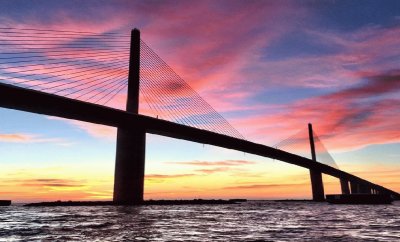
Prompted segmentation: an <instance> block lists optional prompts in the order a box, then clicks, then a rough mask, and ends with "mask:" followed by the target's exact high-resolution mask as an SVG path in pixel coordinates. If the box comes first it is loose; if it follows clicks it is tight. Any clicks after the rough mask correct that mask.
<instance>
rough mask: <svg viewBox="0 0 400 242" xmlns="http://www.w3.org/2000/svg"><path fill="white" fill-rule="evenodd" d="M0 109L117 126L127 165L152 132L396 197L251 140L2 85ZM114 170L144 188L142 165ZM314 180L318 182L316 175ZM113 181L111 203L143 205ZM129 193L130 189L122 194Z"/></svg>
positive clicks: (138, 156) (138, 158) (139, 154)
mask: <svg viewBox="0 0 400 242" xmlns="http://www.w3.org/2000/svg"><path fill="white" fill-rule="evenodd" d="M0 107H4V108H9V109H16V110H21V111H27V112H32V113H38V114H45V115H51V116H57V117H62V118H67V119H75V120H80V121H84V122H91V123H96V124H102V125H107V126H113V127H118V128H119V130H120V132H119V134H118V140H119V141H120V140H124V139H130V140H131V141H133V140H132V139H134V142H133V143H136V145H132V147H126V151H127V153H118V154H117V156H119V157H121V160H124V159H128V157H130V158H129V159H130V160H131V161H130V162H132V157H134V159H133V160H134V161H138V162H141V161H142V160H143V161H144V146H143V144H144V142H145V133H152V134H157V135H162V136H167V137H172V138H177V139H183V140H188V141H193V142H198V143H203V144H210V145H214V146H219V147H223V148H227V149H233V150H237V151H241V152H246V153H250V154H254V155H259V156H263V157H268V158H272V159H276V160H281V161H284V162H287V163H290V164H294V165H297V166H301V167H304V168H307V169H309V170H310V171H317V172H319V173H324V174H327V175H331V176H334V177H337V178H339V179H340V180H341V181H343V184H345V183H346V182H347V184H348V183H349V182H350V184H351V193H358V192H365V193H368V191H369V192H372V191H373V192H374V193H387V194H391V195H392V196H393V197H394V198H395V199H400V194H398V193H397V192H394V191H392V190H389V189H387V188H384V187H382V186H379V185H377V184H374V183H371V182H369V181H366V180H364V179H362V178H359V177H357V176H354V175H351V174H349V173H347V172H344V171H341V170H338V169H336V168H333V167H330V166H327V165H325V164H322V163H319V162H316V161H312V160H310V159H307V158H304V157H301V156H298V155H294V154H291V153H288V152H285V151H282V150H278V149H274V148H271V147H268V146H265V145H261V144H257V143H253V142H250V141H246V140H241V139H237V138H233V137H230V136H226V135H222V134H218V133H214V132H210V131H206V130H200V129H196V128H192V127H188V126H184V125H180V124H176V123H172V122H168V121H165V120H160V119H155V118H151V117H147V116H142V115H138V114H133V113H129V112H125V111H121V110H118V109H113V108H109V107H104V106H100V105H96V104H91V103H86V102H82V101H78V100H73V99H69V98H65V97H60V96H56V95H52V94H47V93H43V92H38V91H33V90H29V89H24V88H19V87H15V86H11V85H6V84H0ZM119 141H118V142H119ZM124 143H126V142H124ZM128 143H129V142H128ZM128 163H129V162H128ZM116 166H117V167H119V164H116ZM118 170H121V172H122V174H121V176H119V177H124V176H129V177H130V178H132V179H133V180H135V179H139V180H140V181H141V182H137V181H136V184H143V179H142V178H143V176H144V162H143V164H139V165H137V166H135V167H132V166H130V165H129V164H128V165H126V164H124V165H123V167H121V169H118ZM122 170H123V171H122ZM116 172H117V171H116ZM118 172H119V171H118ZM316 179H319V178H318V177H317V178H316ZM115 182H116V184H118V183H119V184H120V185H118V188H117V189H116V190H115V194H114V199H116V201H121V202H123V201H125V202H127V203H136V202H140V201H142V199H143V185H141V187H138V188H137V190H138V191H132V190H131V189H130V188H129V187H128V186H125V185H124V184H121V182H120V181H118V180H115ZM341 183H342V182H341ZM354 184H356V185H357V186H355V185H354ZM131 187H132V186H131ZM356 187H357V188H356ZM353 188H354V191H353ZM128 189H129V191H127V190H128ZM347 189H348V188H347ZM342 190H343V191H347V190H346V188H345V185H343V186H342ZM128 193H136V194H138V195H132V196H127V195H126V194H128ZM322 194H323V190H322Z"/></svg>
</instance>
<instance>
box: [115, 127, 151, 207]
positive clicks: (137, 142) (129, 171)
mask: <svg viewBox="0 0 400 242" xmlns="http://www.w3.org/2000/svg"><path fill="white" fill-rule="evenodd" d="M145 144H146V133H145V132H144V131H143V130H140V129H138V130H133V129H122V128H119V129H118V134H117V153H116V161H115V177H114V199H113V201H114V202H116V203H118V204H128V205H129V204H140V203H141V202H143V190H144V169H145V152H146V146H145Z"/></svg>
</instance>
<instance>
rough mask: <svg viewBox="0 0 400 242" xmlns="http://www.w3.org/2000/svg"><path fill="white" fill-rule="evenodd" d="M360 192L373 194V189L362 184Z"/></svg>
mask: <svg viewBox="0 0 400 242" xmlns="http://www.w3.org/2000/svg"><path fill="white" fill-rule="evenodd" d="M359 192H360V193H364V194H371V188H370V187H369V186H367V185H364V184H360V185H359Z"/></svg>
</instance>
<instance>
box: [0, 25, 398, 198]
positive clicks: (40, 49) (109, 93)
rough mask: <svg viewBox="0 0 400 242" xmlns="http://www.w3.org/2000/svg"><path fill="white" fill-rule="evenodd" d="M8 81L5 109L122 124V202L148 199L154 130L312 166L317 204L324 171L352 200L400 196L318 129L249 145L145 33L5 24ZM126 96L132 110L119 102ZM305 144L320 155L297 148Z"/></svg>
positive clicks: (1, 91)
mask: <svg viewBox="0 0 400 242" xmlns="http://www.w3.org/2000/svg"><path fill="white" fill-rule="evenodd" d="M0 82H1V83H0V107H3V108H10V109H16V110H21V111H27V112H33V113H38V114H45V115H51V116H57V117H62V118H67V119H75V120H80V121H85V122H91V123H96V124H102V125H108V126H113V127H117V128H118V134H117V152H116V166H115V180H114V202H116V203H120V204H138V203H141V202H142V201H143V187H144V186H143V185H144V167H145V147H146V133H152V134H157V135H162V136H167V137H172V138H178V139H183V140H188V141H193V142H199V143H203V144H210V145H214V146H219V147H223V148H227V149H234V150H238V151H242V152H246V153H250V154H255V155H259V156H263V157H268V158H273V159H277V160H281V161H284V162H287V163H291V164H294V165H297V166H301V167H304V168H307V169H309V170H310V178H311V184H312V193H313V200H315V201H323V200H324V188H323V181H322V173H324V174H327V175H331V176H334V177H337V178H339V179H340V185H341V188H342V193H344V194H349V193H385V194H391V195H392V197H394V198H396V199H400V194H398V193H397V192H394V191H392V190H390V189H387V188H384V187H382V186H379V185H377V184H374V183H371V182H369V181H367V180H364V179H362V178H360V177H357V176H354V175H352V174H349V173H347V172H344V171H341V170H339V169H338V168H337V166H336V167H335V163H334V160H333V158H332V157H331V156H330V155H329V152H328V151H327V150H326V149H325V148H324V147H323V144H322V142H321V141H320V140H319V138H318V136H316V135H315V132H314V131H313V130H312V126H311V124H309V127H308V129H307V130H306V136H304V134H303V133H304V132H303V133H301V135H300V134H296V135H294V136H293V137H290V138H288V139H286V140H284V141H282V142H280V143H279V144H277V145H275V148H273V147H269V146H265V145H262V144H257V143H254V142H250V141H247V140H246V139H245V138H244V137H243V136H242V135H241V134H240V133H239V132H238V131H237V130H236V129H235V128H233V127H232V126H231V125H230V124H229V123H228V122H227V121H226V120H225V119H224V118H223V117H222V116H221V115H220V114H219V113H218V112H216V111H215V110H214V109H213V108H212V107H211V106H210V105H209V104H208V103H207V102H206V101H205V100H204V99H202V98H201V97H200V95H199V94H198V93H197V92H196V91H195V90H194V89H193V88H191V87H190V86H189V85H188V84H187V83H186V82H185V81H184V80H183V79H182V78H181V77H179V75H178V74H176V73H175V72H174V71H173V69H172V68H171V67H170V66H168V65H167V64H166V63H165V62H164V61H163V60H162V59H161V58H160V57H159V56H158V55H157V54H156V53H155V52H154V51H153V50H152V49H151V48H150V47H149V46H148V45H147V44H146V43H145V42H144V41H142V40H141V39H140V32H139V31H138V30H136V29H135V30H133V31H132V33H131V35H120V34H115V33H102V34H99V33H90V32H73V31H54V30H52V31H50V30H38V29H14V28H0ZM122 100H124V101H125V100H126V110H124V109H125V108H124V107H121V106H116V105H118V104H120V103H121V101H122ZM139 103H146V104H147V105H148V107H149V108H148V110H147V112H148V113H152V114H153V116H154V117H150V116H146V115H142V114H139ZM106 105H110V106H111V107H110V106H106ZM140 110H142V107H141V109H140ZM300 136H301V137H300ZM304 141H306V143H308V144H309V147H310V151H311V152H310V154H311V157H310V158H307V157H304V156H301V155H296V154H294V153H290V152H288V151H290V149H293V147H296V146H298V144H300V143H302V144H304ZM288 147H290V148H289V149H288ZM285 149H286V150H288V151H284V150H285ZM320 161H326V162H327V164H329V165H327V164H323V163H321V162H320Z"/></svg>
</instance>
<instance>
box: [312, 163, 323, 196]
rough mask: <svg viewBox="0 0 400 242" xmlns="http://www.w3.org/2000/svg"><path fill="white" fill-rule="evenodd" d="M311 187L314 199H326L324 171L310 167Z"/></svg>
mask: <svg viewBox="0 0 400 242" xmlns="http://www.w3.org/2000/svg"><path fill="white" fill-rule="evenodd" d="M310 178H311V189H312V198H313V201H316V202H323V201H325V195H324V183H323V182H322V173H321V172H320V171H318V170H312V169H310Z"/></svg>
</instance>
